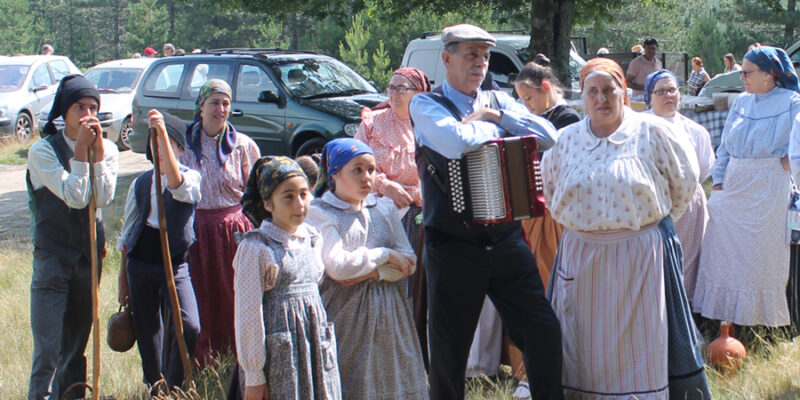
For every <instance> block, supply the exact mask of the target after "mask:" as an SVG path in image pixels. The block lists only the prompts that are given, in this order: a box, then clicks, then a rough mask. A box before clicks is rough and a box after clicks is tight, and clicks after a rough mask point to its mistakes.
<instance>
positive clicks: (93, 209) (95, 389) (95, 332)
mask: <svg viewBox="0 0 800 400" xmlns="http://www.w3.org/2000/svg"><path fill="white" fill-rule="evenodd" d="M95 140H102V139H101V138H97V139H95ZM87 153H88V154H87V156H88V159H89V246H90V249H89V254H90V257H91V261H90V263H91V266H92V268H91V269H92V355H93V359H92V396H93V397H94V398H95V399H99V398H100V312H99V304H98V301H97V300H98V299H97V287H98V285H99V284H100V282H99V281H100V279H99V278H100V277H99V274H98V265H97V220H96V219H95V218H96V214H97V198H96V196H95V192H94V188H95V186H94V184H95V178H94V152H93V151H92V145H89V148H88V149H87Z"/></svg>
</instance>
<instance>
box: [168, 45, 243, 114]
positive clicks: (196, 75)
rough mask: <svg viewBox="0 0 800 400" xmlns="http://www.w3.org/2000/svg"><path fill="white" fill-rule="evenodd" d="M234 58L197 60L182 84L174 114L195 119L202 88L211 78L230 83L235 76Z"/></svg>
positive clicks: (190, 67)
mask: <svg viewBox="0 0 800 400" xmlns="http://www.w3.org/2000/svg"><path fill="white" fill-rule="evenodd" d="M235 64H236V63H235V61H234V60H232V59H231V60H221V61H217V60H213V61H207V60H196V61H194V62H193V63H192V64H191V65H190V66H189V70H188V71H187V74H186V78H185V81H184V82H183V84H182V85H181V97H180V99H178V104H177V106H176V107H175V110H174V112H173V111H170V112H173V114H175V115H176V116H178V117H180V118H183V119H185V120H187V121H192V120H194V113H195V111H194V103H195V101H196V100H197V94H198V93H200V88H201V87H202V86H203V84H205V83H206V82H207V81H208V80H209V79H222V80H223V81H225V82H228V84H230V83H231V79H232V78H233V70H234V65H235ZM229 118H230V117H229Z"/></svg>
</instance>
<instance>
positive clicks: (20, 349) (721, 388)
mask: <svg viewBox="0 0 800 400" xmlns="http://www.w3.org/2000/svg"><path fill="white" fill-rule="evenodd" d="M133 178H134V176H131V175H127V176H120V179H119V183H118V188H117V196H116V199H115V200H114V203H113V204H112V205H111V206H110V207H108V208H106V209H104V211H103V214H104V221H105V226H106V232H107V233H108V236H107V237H108V244H107V246H106V247H107V249H108V250H109V251H108V255H107V257H106V259H105V261H104V263H103V278H102V280H101V282H100V292H99V293H100V320H101V327H100V333H101V337H102V340H103V343H101V346H100V351H101V360H102V369H101V373H100V374H101V375H100V377H101V379H100V388H101V394H104V395H114V396H116V398H117V399H136V400H139V399H140V400H145V399H147V394H146V392H145V386H144V384H143V383H142V372H141V364H140V359H139V354H138V351H137V350H136V348H134V349H131V350H129V351H128V352H126V353H115V352H113V351H111V350H110V349H109V347H108V346H107V345H106V344H105V334H106V327H105V324H106V323H107V321H108V318H109V317H110V316H111V314H113V313H114V312H116V311H117V307H118V306H117V300H116V299H117V274H118V273H119V261H120V253H119V252H118V251H116V250H115V249H114V248H115V246H114V243H115V239H116V237H117V236H118V235H119V231H120V228H121V226H122V215H123V208H124V204H123V203H124V199H125V195H126V194H127V190H128V187H129V185H130V182H131V181H132V180H133ZM20 218H28V217H27V216H20ZM31 258H32V256H31V245H30V241H29V239H28V236H27V231H21V232H12V233H9V234H5V235H4V236H1V237H0V321H3V329H2V330H0V399H23V398H25V396H26V392H27V386H28V376H29V374H30V363H31V354H32V350H33V349H32V339H31V331H30V317H29V315H30V312H29V302H30V280H31ZM747 344H748V348H749V349H751V354H749V355H748V358H747V360H746V362H745V363H744V364H743V366H742V368H741V369H740V370H739V371H738V372H736V373H734V374H732V375H730V376H725V375H723V374H722V373H721V372H719V371H717V370H715V369H713V368H707V370H706V371H707V374H708V377H709V384H710V386H711V391H712V395H713V396H714V398H715V399H723V400H727V399H730V400H739V399H746V400H749V399H781V400H783V399H800V341H793V342H792V341H788V340H786V339H784V340H778V342H777V343H776V344H769V343H767V342H765V341H763V340H760V339H759V338H756V339H755V340H754V341H752V342H749V343H747ZM91 348H92V346H91V337H90V341H89V346H88V350H87V353H86V357H87V360H88V366H87V369H88V373H89V375H90V376H89V379H91V371H92V365H91V360H92V349H91ZM752 349H755V350H752ZM232 365H233V360H232V357H227V358H223V359H221V360H218V363H217V365H216V366H215V367H207V368H206V369H205V370H203V371H195V382H196V388H195V389H194V390H192V391H189V392H188V393H173V395H172V396H161V397H158V398H159V399H166V398H178V399H223V398H225V391H226V389H227V385H228V381H229V377H230V372H231V367H232ZM514 388H515V386H514V381H513V380H512V379H511V378H510V371H509V368H508V367H505V366H504V367H503V368H501V373H500V374H499V375H498V377H496V378H486V377H482V378H477V379H470V380H469V381H468V382H467V399H469V400H511V394H512V393H513V392H514Z"/></svg>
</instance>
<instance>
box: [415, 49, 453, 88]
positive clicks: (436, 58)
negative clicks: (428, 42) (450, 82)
mask: <svg viewBox="0 0 800 400" xmlns="http://www.w3.org/2000/svg"><path fill="white" fill-rule="evenodd" d="M441 63H442V50H441V49H435V50H415V51H413V52H411V54H410V55H409V56H408V63H407V65H408V66H410V67H414V68H416V69H419V70H421V71H422V72H424V73H425V74H426V75H428V77H429V78H431V79H434V78H435V77H436V67H437V65H438V64H441ZM442 80H444V79H442ZM436 83H442V82H433V81H431V84H436Z"/></svg>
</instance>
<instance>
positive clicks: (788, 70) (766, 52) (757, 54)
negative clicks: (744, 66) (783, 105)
mask: <svg viewBox="0 0 800 400" xmlns="http://www.w3.org/2000/svg"><path fill="white" fill-rule="evenodd" d="M744 58H746V59H748V60H750V61H751V62H753V63H755V64H756V65H758V68H759V69H761V70H762V71H764V72H766V73H768V74H770V75H772V76H773V77H774V78H775V83H776V84H777V85H778V86H780V87H782V88H784V89H789V90H794V91H795V92H798V93H800V86H798V83H797V72H795V70H794V66H793V65H792V60H791V59H790V58H789V55H788V54H786V52H785V51H783V49H781V48H780V47H772V46H761V45H757V46H755V47H753V49H752V50H750V51H749V52H747V54H745V56H744Z"/></svg>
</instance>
